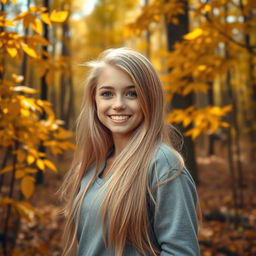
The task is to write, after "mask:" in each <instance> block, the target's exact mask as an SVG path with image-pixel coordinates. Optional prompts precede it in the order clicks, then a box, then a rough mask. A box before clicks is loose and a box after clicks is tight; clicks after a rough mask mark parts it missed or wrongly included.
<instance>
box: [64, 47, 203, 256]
mask: <svg viewBox="0 0 256 256" xmlns="http://www.w3.org/2000/svg"><path fill="white" fill-rule="evenodd" d="M89 65H90V66H91V71H90V74H89V76H88V79H87V82H86V85H85V89H84V99H83V103H82V109H81V113H80V115H79V117H78V120H77V133H76V135H77V137H76V141H77V150H76V152H75V155H74V159H73V163H72V166H71V169H70V171H69V172H68V173H67V175H66V177H65V180H64V182H63V185H62V188H61V191H62V198H63V199H65V202H66V204H65V209H64V210H65V215H66V219H67V222H66V226H65V230H64V236H65V248H64V252H63V255H78V256H112V255H113V256H114V255H115V256H123V255H124V256H136V255H160V256H168V255H175V256H176V255H178V256H181V255H186V256H190V255H191V256H196V255H199V254H200V253H199V246H198V240H197V214H196V205H197V193H196V188H195V184H194V181H193V179H192V177H191V176H190V174H189V172H188V170H187V169H186V167H185V166H184V161H183V159H182V157H181V155H180V154H179V153H178V152H177V151H176V150H175V149H174V147H173V145H174V141H173V140H172V137H173V136H170V135H171V134H173V132H172V129H173V128H172V126H171V125H170V124H166V123H165V122H164V118H165V111H164V101H163V90H162V86H161V82H160V80H159V77H158V75H157V73H156V71H155V70H154V68H153V67H152V64H151V63H150V62H149V61H148V60H147V59H146V58H145V57H144V56H143V55H142V54H140V53H138V52H136V51H134V50H131V49H128V48H118V49H109V50H106V51H104V52H103V53H102V54H101V55H100V56H99V59H98V60H96V61H93V62H90V63H89Z"/></svg>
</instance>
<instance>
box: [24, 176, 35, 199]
mask: <svg viewBox="0 0 256 256" xmlns="http://www.w3.org/2000/svg"><path fill="white" fill-rule="evenodd" d="M34 190H35V179H34V178H33V177H31V176H29V175H28V176H25V177H24V178H23V179H22V180H21V192H22V194H23V195H24V196H25V198H26V199H28V198H30V197H31V196H32V195H33V193H34Z"/></svg>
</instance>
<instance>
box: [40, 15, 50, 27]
mask: <svg viewBox="0 0 256 256" xmlns="http://www.w3.org/2000/svg"><path fill="white" fill-rule="evenodd" d="M40 18H41V20H42V21H43V22H44V23H46V24H48V25H50V26H51V25H52V23H51V20H50V16H49V13H46V12H44V13H41V14H40Z"/></svg>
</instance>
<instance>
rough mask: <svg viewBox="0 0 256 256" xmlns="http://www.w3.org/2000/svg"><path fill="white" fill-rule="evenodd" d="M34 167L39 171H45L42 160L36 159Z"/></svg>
mask: <svg viewBox="0 0 256 256" xmlns="http://www.w3.org/2000/svg"><path fill="white" fill-rule="evenodd" d="M36 165H37V167H38V168H39V169H40V170H43V171H44V170H45V164H44V161H43V160H42V159H40V158H39V159H37V160H36Z"/></svg>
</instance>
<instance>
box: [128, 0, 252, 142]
mask: <svg viewBox="0 0 256 256" xmlns="http://www.w3.org/2000/svg"><path fill="white" fill-rule="evenodd" d="M253 2H254V1H252V0H251V1H242V0H241V1H231V0H226V1H207V2H206V3H201V2H200V1H190V2H189V10H190V17H191V18H192V19H193V23H191V28H192V31H191V32H189V33H188V34H186V35H185V36H184V39H183V40H182V41H181V42H179V43H176V45H175V47H174V50H173V51H172V52H170V53H166V54H165V59H166V61H165V64H164V65H163V66H162V76H161V78H162V81H163V83H164V87H165V90H166V92H167V100H168V101H171V100H172V98H173V95H174V94H181V95H183V96H184V95H187V94H188V93H190V92H194V93H196V94H198V95H200V94H201V93H204V94H205V93H208V91H209V90H211V89H212V87H213V85H214V84H215V85H216V84H217V83H222V82H224V81H225V79H226V76H227V75H228V74H230V73H232V74H235V73H236V74H238V75H239V74H240V77H238V78H240V79H241V78H242V77H244V79H246V80H247V81H248V82H247V84H248V86H247V88H244V90H247V92H246V91H244V93H246V94H248V93H250V94H251V96H250V97H251V99H250V100H249V102H251V101H253V92H252V91H251V90H252V88H251V84H252V83H255V76H253V75H252V72H251V75H250V77H249V74H248V71H246V72H247V74H248V75H247V76H246V75H245V73H244V67H241V63H242V62H241V59H249V60H250V63H248V64H249V65H248V66H247V70H248V69H252V66H253V65H254V66H255V64H253V63H254V60H255V54H256V45H255V33H254V31H255V19H253V11H255V8H256V6H255V4H254V3H253ZM182 3H183V2H182V1H176V0H169V1H162V0H154V1H152V2H151V3H150V4H148V5H146V6H145V7H144V8H143V9H142V11H141V14H140V15H139V16H138V17H137V19H136V20H135V21H134V22H133V23H130V24H128V25H127V29H128V30H130V36H131V35H134V34H135V35H141V34H142V33H143V31H145V30H149V31H152V32H154V31H156V26H157V25H159V24H161V21H162V19H163V18H164V19H165V21H166V22H172V23H173V24H177V23H178V16H179V15H180V14H182V13H184V10H183V8H182V5H183V4H182ZM173 7H175V8H173ZM169 9H171V11H167V10H169ZM194 24H196V25H194ZM127 34H129V33H127ZM250 65H251V67H250ZM236 81H238V79H236ZM236 81H235V80H234V81H233V80H232V82H234V83H235V82H236ZM237 86H241V85H237ZM237 88H238V87H237ZM250 97H249V98H250ZM247 101H248V98H247ZM247 104H248V108H247V111H250V110H251V109H249V105H250V106H251V105H252V104H250V103H248V102H247ZM247 104H246V105H247ZM210 108H211V106H208V107H207V108H206V109H205V111H203V112H204V113H205V119H206V120H207V119H209V120H214V119H215V124H214V126H215V127H216V128H218V127H221V126H223V125H224V127H226V126H227V125H226V123H225V124H224V123H223V122H222V121H221V120H220V119H216V118H215V117H216V115H215V114H214V116H215V117H214V116H213V117H210V115H211V111H210V112H209V111H207V110H209V109H210ZM213 108H214V107H213ZM193 109H194V110H195V112H193V111H192V110H191V108H189V109H187V110H182V109H180V110H179V113H180V114H181V115H182V116H185V115H186V114H187V113H191V114H192V113H193V114H192V116H193V120H194V122H193V125H194V128H192V129H193V130H191V131H189V132H188V133H187V134H189V135H193V137H194V138H196V137H197V135H199V134H200V133H202V132H205V131H206V130H205V129H201V128H200V127H199V126H198V125H197V124H198V123H200V120H201V114H202V112H201V111H200V110H199V109H197V108H193ZM219 109H220V110H221V111H222V112H223V113H228V112H229V111H225V110H226V108H223V109H222V106H219ZM228 109H229V110H231V109H230V108H228ZM241 109H244V106H242V105H241ZM212 112H215V111H214V109H213V111H212ZM176 113H177V112H176ZM197 113H198V115H197ZM172 116H175V114H171V115H169V117H168V119H167V120H168V121H170V122H181V123H183V124H184V122H183V121H182V119H181V118H180V120H179V121H177V118H174V119H172ZM221 116H223V115H221ZM246 116H248V114H247V113H246V115H242V116H241V118H242V119H243V118H244V117H246ZM210 123H211V122H209V123H208V125H207V126H208V127H209V128H210V127H211V124H210ZM195 131H196V132H195ZM207 131H208V132H212V131H213V130H212V129H208V130H207ZM214 131H215V129H214Z"/></svg>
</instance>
